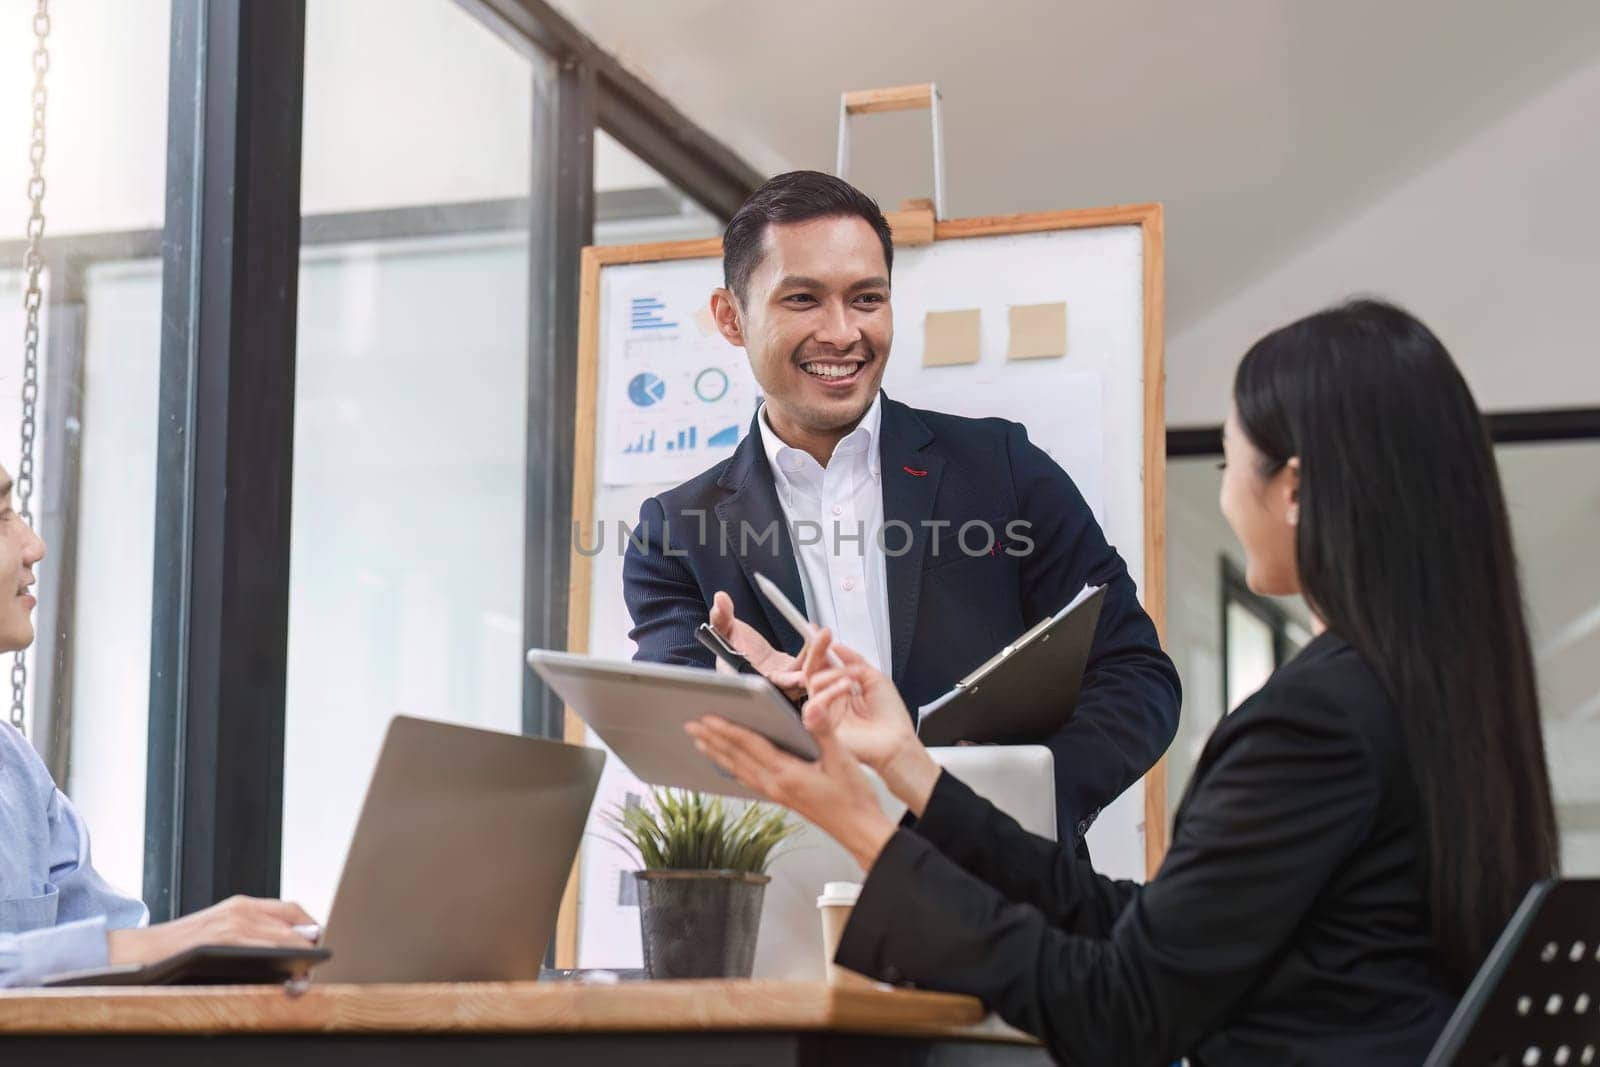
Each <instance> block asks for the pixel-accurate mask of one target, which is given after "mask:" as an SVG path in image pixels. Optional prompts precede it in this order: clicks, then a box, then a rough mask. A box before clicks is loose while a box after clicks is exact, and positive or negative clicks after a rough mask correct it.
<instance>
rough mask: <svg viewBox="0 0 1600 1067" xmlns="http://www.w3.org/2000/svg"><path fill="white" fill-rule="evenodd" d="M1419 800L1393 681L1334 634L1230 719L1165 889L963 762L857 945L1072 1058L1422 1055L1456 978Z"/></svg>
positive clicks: (867, 909)
mask: <svg viewBox="0 0 1600 1067" xmlns="http://www.w3.org/2000/svg"><path fill="white" fill-rule="evenodd" d="M1419 812H1420V809H1419V805H1418V800H1417V797H1416V795H1415V790H1414V787H1413V784H1412V782H1411V779H1410V775H1409V772H1408V770H1407V763H1406V759H1405V755H1404V749H1403V746H1402V742H1401V738H1400V733H1399V724H1398V723H1397V722H1396V720H1395V713H1394V709H1393V707H1392V706H1391V705H1390V703H1389V700H1388V698H1387V697H1386V696H1385V695H1384V691H1383V688H1382V686H1381V685H1380V684H1379V682H1378V679H1377V677H1376V675H1374V674H1373V672H1372V671H1371V670H1370V669H1369V668H1368V667H1367V666H1366V664H1365V663H1364V662H1363V661H1362V659H1361V658H1360V657H1359V656H1358V655H1357V654H1356V652H1355V651H1354V650H1353V649H1352V648H1351V647H1350V646H1349V645H1347V644H1345V643H1344V642H1343V641H1341V640H1340V639H1339V638H1337V637H1333V636H1331V635H1323V636H1322V637H1319V638H1317V639H1316V640H1315V641H1313V642H1312V643H1311V645H1310V646H1308V647H1307V648H1306V649H1305V650H1304V651H1303V652H1302V653H1301V654H1300V655H1299V656H1297V657H1296V658H1295V659H1294V660H1293V661H1292V662H1291V663H1289V664H1287V665H1285V666H1284V667H1283V668H1282V669H1281V670H1279V671H1278V672H1277V674H1276V675H1274V676H1273V678H1272V680H1271V681H1270V682H1269V683H1268V684H1267V686H1266V687H1265V688H1264V689H1262V690H1261V692H1259V693H1257V694H1256V695H1255V696H1254V697H1252V698H1251V699H1250V700H1248V701H1246V702H1245V703H1244V704H1243V705H1242V706H1241V707H1240V708H1239V709H1238V710H1237V711H1235V712H1234V713H1233V714H1232V715H1230V716H1228V717H1227V718H1226V719H1224V720H1223V721H1222V722H1221V723H1220V724H1219V725H1218V727H1217V729H1216V731H1215V732H1214V733H1213V734H1212V735H1211V739H1210V741H1209V742H1208V743H1207V745H1206V747H1205V751H1204V752H1203V753H1202V755H1201V757H1200V762H1199V766H1198V767H1197V768H1196V769H1195V774H1194V778H1193V780H1192V781H1191V783H1190V786H1189V789H1188V791H1187V793H1186V794H1185V795H1184V798H1183V803H1182V804H1181V805H1180V807H1179V809H1178V815H1177V822H1176V826H1175V828H1174V832H1173V842H1172V849H1171V851H1170V852H1169V853H1168V854H1167V859H1166V862H1165V863H1163V864H1162V866H1161V870H1160V871H1159V873H1158V874H1157V875H1156V877H1155V879H1154V880H1153V881H1151V882H1150V883H1149V884H1148V885H1145V886H1139V885H1137V884H1135V883H1132V882H1113V881H1111V880H1110V879H1107V878H1104V877H1101V876H1099V875H1097V874H1095V873H1094V871H1093V870H1092V869H1091V868H1090V867H1089V865H1088V864H1087V863H1085V862H1082V861H1079V860H1075V859H1074V858H1073V857H1072V855H1071V854H1070V853H1068V852H1066V851H1065V850H1063V849H1062V848H1061V847H1060V846H1058V845H1056V844H1054V843H1052V842H1050V841H1046V840H1044V839H1042V838H1038V837H1033V836H1031V835H1029V834H1027V833H1025V832H1024V831H1022V830H1021V829H1020V828H1019V827H1018V826H1017V824H1016V823H1015V822H1013V821H1012V820H1011V819H1009V818H1007V817H1006V816H1004V815H1002V814H1001V813H999V812H998V811H996V810H995V808H994V807H993V806H991V805H990V804H989V803H988V802H987V801H984V800H982V799H980V798H979V797H977V796H976V795H974V794H973V793H972V792H971V791H970V790H968V789H967V788H966V787H965V786H963V785H961V783H960V782H958V781H956V780H955V779H954V778H951V777H950V776H949V775H948V774H947V775H944V776H943V777H942V778H940V780H939V784H938V786H937V787H936V788H935V790H934V794H933V798H932V800H931V802H930V803H929V805H928V807H927V810H926V811H925V812H924V815H923V818H922V819H921V820H920V821H919V822H917V823H916V824H915V825H914V827H913V829H912V830H906V829H902V830H899V831H897V832H896V833H895V835H894V837H893V838H891V839H890V842H889V844H888V846H887V847H886V848H885V849H884V851H883V853H882V855H881V856H880V857H879V859H878V862H877V863H876V864H875V865H874V867H873V869H872V871H871V872H870V873H869V875H868V877H867V881H866V884H865V886H864V887H863V891H862V894H861V899H860V901H859V902H858V903H857V904H856V907H855V911H854V912H853V914H852V916H851V920H850V923H849V925H848V926H847V927H846V929H845V932H844V937H843V938H842V940H841V943H840V946H839V952H838V956H837V959H838V962H840V963H842V964H844V965H845V966H847V967H850V968H853V969H854V970H857V971H861V972H864V973H866V974H869V975H874V976H876V977H879V978H883V979H886V980H889V981H912V982H915V983H916V984H918V985H921V986H925V987H928V988H931V989H940V990H949V991H954V992H961V993H969V994H974V995H976V996H979V997H981V998H983V999H984V1000H985V1001H986V1002H987V1003H988V1004H990V1005H991V1006H992V1007H993V1008H994V1009H995V1010H997V1011H998V1012H999V1013H1000V1014H1001V1015H1002V1016H1004V1017H1005V1018H1006V1020H1007V1021H1009V1022H1011V1023H1012V1024H1014V1025H1016V1026H1018V1027H1020V1028H1022V1029H1024V1030H1027V1031H1029V1032H1030V1033H1033V1034H1036V1035H1038V1036H1039V1037H1040V1038H1041V1039H1042V1040H1044V1042H1045V1043H1046V1044H1047V1045H1048V1047H1049V1048H1050V1051H1051V1053H1052V1054H1053V1055H1055V1056H1056V1057H1057V1058H1059V1059H1060V1061H1061V1062H1063V1063H1071V1064H1170V1063H1172V1062H1173V1061H1174V1060H1175V1059H1176V1058H1177V1057H1179V1056H1180V1055H1183V1054H1188V1055H1189V1056H1190V1057H1191V1059H1192V1061H1193V1062H1194V1063H1196V1064H1221V1063H1227V1064H1256V1063H1259V1064H1286V1063H1302V1064H1329V1065H1335V1064H1337V1065H1341V1067H1343V1065H1348V1064H1361V1065H1365V1067H1372V1065H1375V1064H1387V1063H1394V1064H1399V1063H1407V1064H1415V1063H1420V1062H1422V1060H1423V1059H1424V1058H1425V1057H1426V1055H1427V1052H1428V1049H1429V1048H1430V1047H1431V1046H1432V1044H1433V1041H1434V1039H1435V1038H1436V1037H1437V1036H1438V1034H1439V1031H1440V1030H1441V1029H1442V1028H1443V1027H1444V1023H1445V1020H1446V1019H1447V1018H1448V1017H1449V1014H1450V1012H1451V1010H1452V1009H1453V1007H1454V1004H1455V1000H1456V997H1457V995H1458V994H1459V990H1455V989H1452V988H1451V986H1450V983H1449V982H1448V981H1447V980H1446V979H1445V978H1444V977H1443V976H1442V975H1441V973H1440V972H1439V971H1438V969H1437V968H1436V966H1435V962H1434V953H1433V944H1432V939H1431V937H1430V934H1429V926H1428V906H1427V903H1426V901H1425V900H1424V897H1423V876H1422V864H1423V858H1424V852H1425V848H1426V842H1425V841H1424V840H1423V829H1422V826H1421V823H1420V821H1419V820H1420V814H1419ZM1462 876H1463V877H1471V872H1468V871H1463V872H1462Z"/></svg>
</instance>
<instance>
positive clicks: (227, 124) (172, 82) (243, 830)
mask: <svg viewBox="0 0 1600 1067" xmlns="http://www.w3.org/2000/svg"><path fill="white" fill-rule="evenodd" d="M455 2H456V3H458V4H459V5H460V6H461V7H462V8H464V9H465V10H467V11H469V12H470V13H471V14H473V15H474V16H476V17H478V18H480V19H481V20H482V21H484V22H485V23H486V24H487V25H489V26H490V27H491V28H492V29H494V30H495V31H496V32H497V33H499V34H501V35H502V36H503V37H504V38H505V39H506V40H507V41H509V42H511V43H512V44H514V45H516V46H518V47H520V48H523V49H526V50H528V51H529V52H530V53H537V54H538V55H539V57H540V58H539V61H537V62H535V63H533V64H532V67H533V73H532V79H533V85H532V90H533V116H532V125H533V128H532V131H531V132H532V147H531V155H532V160H531V163H532V167H531V180H530V185H529V190H528V201H527V215H526V219H527V226H528V232H529V256H530V271H529V294H528V396H527V412H528V444H527V468H526V474H527V482H526V512H525V531H524V532H525V544H526V556H525V567H524V604H525V617H524V634H523V636H524V641H525V644H527V645H543V646H547V647H564V645H565V643H566V613H567V567H568V553H569V551H570V544H569V539H570V529H571V493H572V466H573V454H572V451H573V450H572V435H573V431H574V426H575V396H576V383H577V321H578V283H579V258H580V252H581V250H582V248H583V246H584V245H586V244H589V243H591V241H592V239H593V227H594V220H595V203H596V198H595V193H594V137H595V131H596V130H597V129H604V130H606V131H607V132H608V133H610V134H611V135H612V136H614V137H615V138H616V139H617V140H618V141H619V142H621V143H622V144H623V146H624V147H626V148H628V149H629V150H630V151H632V152H633V153H634V154H635V155H637V156H638V157H639V158H640V159H642V160H643V161H644V162H645V163H646V164H648V165H649V166H651V167H653V168H654V169H655V170H656V171H657V172H659V173H660V174H662V175H663V176H664V177H666V178H667V179H668V180H669V181H671V182H672V183H673V184H674V185H676V186H677V187H678V188H679V189H681V190H683V191H684V193H686V194H687V195H688V196H690V197H691V198H692V199H694V200H695V201H696V202H698V203H700V204H701V205H703V206H705V207H706V208H707V209H708V210H710V211H711V212H712V213H713V214H714V215H716V216H717V217H719V218H721V219H726V218H727V217H729V216H730V215H731V213H732V212H733V211H734V210H736V208H737V206H738V204H739V203H740V202H742V200H743V199H744V197H745V196H746V195H748V193H749V192H750V191H751V190H752V189H754V188H755V186H756V185H757V184H759V183H760V181H761V177H762V176H761V175H760V174H759V172H757V171H755V170H754V169H753V168H751V167H749V166H748V165H747V164H745V163H744V162H743V161H742V160H740V159H739V158H738V157H737V156H736V155H735V154H734V153H733V152H731V151H730V150H729V149H728V148H726V147H725V146H724V145H722V144H720V143H719V142H717V141H716V140H715V139H714V138H712V137H711V136H710V135H708V134H707V133H705V131H703V130H701V129H700V128H699V127H697V126H696V125H695V124H693V123H692V122H690V121H689V120H688V119H687V118H686V117H684V116H683V114H682V113H681V112H679V111H678V110H677V109H676V108H674V107H673V106H672V105H671V104H670V103H668V102H667V101H666V100H665V99H663V98H662V97H661V96H659V95H658V94H657V93H655V92H654V91H653V90H651V89H650V88H649V87H648V86H646V85H644V84H643V83H642V82H640V81H639V80H638V79H637V78H636V77H634V76H633V75H631V74H629V73H628V72H627V71H625V70H623V69H622V67H621V66H620V65H619V64H618V63H617V62H616V61H615V60H614V59H613V58H612V57H610V56H609V55H607V54H606V53H605V52H604V51H603V50H601V49H600V48H599V47H598V46H597V45H595V44H594V42H592V41H590V40H589V39H588V38H587V37H586V36H585V35H584V34H582V33H581V32H580V31H579V30H578V29H577V28H576V27H574V26H573V25H572V24H571V23H570V22H568V21H567V20H566V19H565V18H563V17H562V16H561V15H560V14H558V13H557V12H556V11H555V10H554V9H553V8H552V7H551V6H550V5H549V4H547V3H544V2H542V0H455ZM305 24H306V0H173V5H172V28H171V42H172V45H171V52H170V56H169V72H168V82H169V95H168V133H167V146H166V147H167V210H166V220H165V224H164V230H163V234H162V240H161V251H162V259H163V284H162V342H161V377H160V401H159V405H160V409H159V419H160V433H159V438H158V453H157V492H156V497H157V514H156V548H155V559H154V576H155V582H154V595H153V603H152V615H151V619H152V624H151V652H150V727H149V751H148V754H147V759H148V777H147V788H146V809H145V822H146V828H145V879H144V895H145V898H146V901H147V902H148V903H149V905H150V909H151V913H152V917H153V918H154V919H156V920H158V921H159V920H162V919H166V918H171V917H174V916H177V915H180V914H184V913H187V912H190V911H193V910H195V909H197V908H201V907H204V906H207V905H209V904H211V903H214V902H215V901H217V900H219V899H222V898H223V897H226V896H228V895H231V894H234V893H249V894H254V895H264V896H272V895H276V894H277V893H278V891H279V873H280V862H281V843H282V842H281V835H282V819H283V741H284V680H285V673H286V667H287V647H288V641H287V637H288V589H289V561H290V551H289V547H290V546H289V530H290V524H289V512H290V505H291V496H292V486H293V463H294V454H293V446H294V380H295V378H294V375H295V356H296V337H295V310H296V308H295V304H296V295H297V291H298V284H299V251H300V234H301V217H300V155H301V136H302V112H303V93H304V63H305ZM558 710H559V709H557V708H556V707H554V705H553V704H552V703H551V702H550V700H549V697H548V695H547V694H546V692H545V691H544V689H543V687H542V686H540V685H538V684H537V683H536V682H534V681H532V680H530V679H528V678H527V677H526V676H525V679H524V685H523V726H524V729H525V730H526V731H528V732H530V733H536V734H547V735H548V734H557V733H559V730H560V721H559V715H558V714H557V712H558Z"/></svg>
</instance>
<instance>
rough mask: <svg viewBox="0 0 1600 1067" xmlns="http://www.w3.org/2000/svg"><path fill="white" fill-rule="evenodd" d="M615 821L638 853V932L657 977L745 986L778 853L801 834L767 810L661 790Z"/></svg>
mask: <svg viewBox="0 0 1600 1067" xmlns="http://www.w3.org/2000/svg"><path fill="white" fill-rule="evenodd" d="M651 799H652V801H653V807H645V806H644V805H635V806H631V807H624V808H621V809H619V810H617V811H614V812H613V813H612V814H611V816H610V822H611V824H612V826H614V827H615V828H616V830H617V832H618V833H619V834H621V836H622V839H623V843H624V845H625V846H626V847H628V848H630V849H631V850H632V851H633V852H635V853H637V854H638V857H639V866H640V870H638V871H635V872H634V877H635V878H637V879H638V884H639V932H640V935H641V938H642V941H643V943H644V965H645V972H646V973H647V974H648V975H649V976H650V977H651V978H748V977H750V971H751V968H752V967H753V966H754V965H755V957H756V935H757V933H758V927H759V926H760V922H761V898H762V895H763V892H764V891H765V889H766V885H767V883H768V882H769V881H771V879H770V878H769V877H768V875H767V864H768V863H769V862H770V861H771V859H772V854H773V850H774V849H776V848H777V847H778V845H780V844H782V843H783V842H784V841H786V840H788V839H789V838H790V837H792V836H793V835H794V834H795V833H797V832H798V831H799V830H800V825H799V824H798V823H793V822H790V821H789V819H788V817H787V816H786V815H785V813H784V812H782V811H780V810H777V809H774V808H769V807H766V806H764V805H761V804H751V805H749V806H747V807H742V810H741V809H740V808H736V807H734V806H730V805H728V804H725V803H724V802H723V799H722V798H721V797H707V796H704V795H703V794H700V793H695V792H690V791H686V790H673V789H657V790H653V791H652V793H651Z"/></svg>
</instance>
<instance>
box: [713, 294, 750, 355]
mask: <svg viewBox="0 0 1600 1067" xmlns="http://www.w3.org/2000/svg"><path fill="white" fill-rule="evenodd" d="M711 319H712V321H713V322H715V323H716V324H717V332H718V333H720V334H722V336H723V337H724V338H725V339H726V340H727V342H728V343H729V344H730V345H735V346H737V347H739V348H743V347H744V324H743V323H742V322H740V320H739V301H738V299H737V298H736V297H735V296H734V295H733V291H732V290H730V289H713V290H711Z"/></svg>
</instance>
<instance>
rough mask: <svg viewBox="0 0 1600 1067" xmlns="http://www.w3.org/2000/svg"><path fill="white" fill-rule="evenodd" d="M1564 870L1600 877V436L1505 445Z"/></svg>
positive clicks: (1505, 476)
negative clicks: (1598, 553)
mask: <svg viewBox="0 0 1600 1067" xmlns="http://www.w3.org/2000/svg"><path fill="white" fill-rule="evenodd" d="M1496 454H1497V455H1498V457H1499V461H1500V475H1501V478H1502V481H1503V483H1504V486H1505V492H1506V503H1507V506H1508V507H1509V508H1510V510H1511V526H1512V533H1513V535H1514V536H1515V538H1516V547H1517V560H1518V563H1519V564H1520V566H1521V569H1522V595H1523V598H1524V601H1525V603H1526V604H1527V607H1528V630H1529V636H1530V637H1531V639H1532V642H1533V656H1534V661H1535V665H1536V668H1537V670H1538V672H1539V700H1540V710H1541V712H1542V714H1543V716H1544V745H1545V756H1546V759H1547V760H1548V761H1549V764H1550V779H1551V785H1552V787H1553V788H1554V790H1555V798H1556V821H1557V823H1558V824H1559V826H1560V829H1561V859H1562V874H1563V876H1565V877H1568V878H1574V877H1589V878H1592V877H1595V876H1596V875H1600V759H1597V754H1600V562H1597V561H1596V559H1595V546H1596V545H1600V441H1572V442H1558V443H1552V444H1518V445H1501V446H1499V447H1498V448H1497V449H1496Z"/></svg>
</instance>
